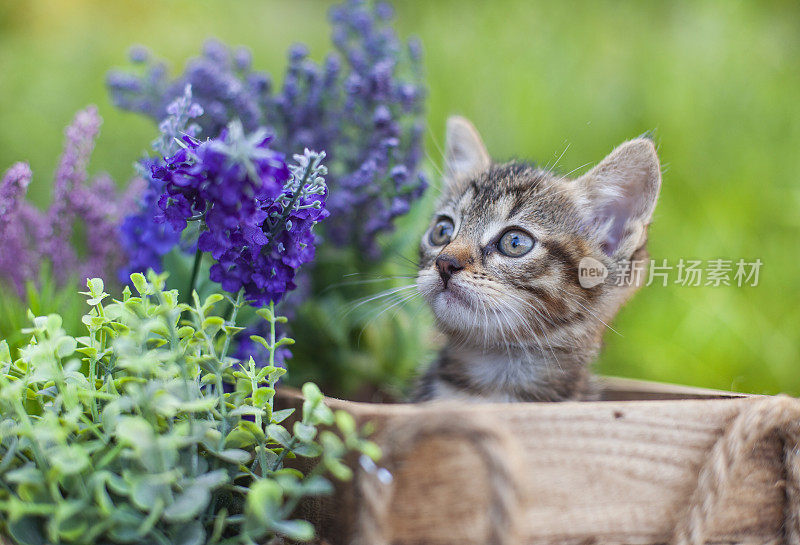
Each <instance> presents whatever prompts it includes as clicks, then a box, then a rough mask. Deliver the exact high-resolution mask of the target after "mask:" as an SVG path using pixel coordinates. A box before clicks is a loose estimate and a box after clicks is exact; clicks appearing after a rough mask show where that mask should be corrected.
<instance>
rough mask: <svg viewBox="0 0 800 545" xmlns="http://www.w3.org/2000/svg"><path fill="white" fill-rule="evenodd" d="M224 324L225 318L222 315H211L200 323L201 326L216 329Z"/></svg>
mask: <svg viewBox="0 0 800 545" xmlns="http://www.w3.org/2000/svg"><path fill="white" fill-rule="evenodd" d="M223 325H225V320H223V319H222V318H221V317H219V316H209V317H208V318H206V319H205V320H203V323H202V324H200V327H202V328H203V329H212V330H214V331H216V330H218V329H219V328H221V327H222V326H223Z"/></svg>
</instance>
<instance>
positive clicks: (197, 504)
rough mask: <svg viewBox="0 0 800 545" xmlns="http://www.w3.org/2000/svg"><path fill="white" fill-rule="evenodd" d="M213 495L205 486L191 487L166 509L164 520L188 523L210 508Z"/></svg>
mask: <svg viewBox="0 0 800 545" xmlns="http://www.w3.org/2000/svg"><path fill="white" fill-rule="evenodd" d="M210 500H211V494H210V493H209V491H208V488H206V487H203V486H194V485H193V486H190V487H188V488H187V489H186V490H184V491H183V492H181V493H180V494H178V496H177V497H176V498H175V500H174V501H173V502H172V503H171V504H170V505H168V506H167V508H166V509H164V520H166V521H169V522H188V521H189V520H191V519H193V518H194V517H195V516H197V514H198V513H200V512H201V511H202V510H204V509H205V508H206V507H207V506H208V502H209V501H210Z"/></svg>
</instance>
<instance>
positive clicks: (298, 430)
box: [294, 422, 317, 443]
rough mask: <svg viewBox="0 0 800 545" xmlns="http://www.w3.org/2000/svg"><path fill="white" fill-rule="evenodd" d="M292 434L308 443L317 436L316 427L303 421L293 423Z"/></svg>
mask: <svg viewBox="0 0 800 545" xmlns="http://www.w3.org/2000/svg"><path fill="white" fill-rule="evenodd" d="M294 434H295V436H296V437H297V438H298V439H300V440H301V441H302V442H304V443H310V442H311V441H313V440H314V437H316V436H317V428H316V427H314V426H311V425H310V424H304V423H303V422H295V423H294Z"/></svg>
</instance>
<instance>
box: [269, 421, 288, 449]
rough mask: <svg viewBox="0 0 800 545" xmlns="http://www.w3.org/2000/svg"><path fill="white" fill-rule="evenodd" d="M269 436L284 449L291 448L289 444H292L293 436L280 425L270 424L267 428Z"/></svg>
mask: <svg viewBox="0 0 800 545" xmlns="http://www.w3.org/2000/svg"><path fill="white" fill-rule="evenodd" d="M267 436H269V438H270V439H272V440H273V441H275V442H276V443H278V444H279V445H281V446H282V447H286V448H289V444H290V443H291V442H292V436H291V435H289V432H288V431H286V428H284V427H283V426H280V425H278V424H270V425H269V426H267Z"/></svg>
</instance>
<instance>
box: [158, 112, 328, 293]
mask: <svg viewBox="0 0 800 545" xmlns="http://www.w3.org/2000/svg"><path fill="white" fill-rule="evenodd" d="M270 140H271V138H270V137H269V136H268V135H267V132H266V130H263V129H261V130H257V131H255V132H253V133H251V134H249V135H248V134H245V132H244V129H243V127H242V125H241V123H239V122H238V121H235V122H232V123H231V124H230V125H229V127H228V128H227V129H225V130H223V131H222V133H221V134H220V135H219V137H217V138H214V139H211V140H206V141H203V142H201V141H199V140H197V139H195V138H192V137H190V136H184V137H183V138H182V139H181V140H180V141H179V142H180V144H181V147H180V149H179V150H178V151H177V153H175V154H173V155H171V156H170V157H167V158H165V159H163V160H162V161H158V162H157V163H155V164H154V165H153V166H152V169H151V177H152V179H153V180H155V181H157V182H160V184H161V185H162V187H163V192H162V193H161V195H160V196H159V198H158V202H157V205H158V208H159V213H158V214H157V215H156V216H155V221H156V222H157V223H165V224H167V225H168V228H169V229H171V230H172V231H173V232H174V233H178V234H180V233H181V232H183V231H184V229H186V227H187V225H188V223H189V222H192V221H199V222H201V227H200V235H199V238H198V240H197V250H198V252H208V253H210V254H211V256H212V257H213V259H214V264H213V265H212V266H211V269H210V278H211V280H212V281H215V282H218V283H219V284H220V285H221V286H222V288H223V289H224V290H226V291H228V292H230V293H238V292H239V291H240V290H242V291H243V293H244V296H245V299H246V300H247V301H248V302H250V303H251V304H252V305H254V306H265V305H268V304H269V303H271V302H272V303H277V302H279V301H280V300H281V299H282V298H283V296H284V294H286V293H287V292H289V291H291V290H292V289H294V288H295V287H296V285H295V283H294V278H295V274H296V271H297V269H298V268H299V267H300V266H301V265H303V264H304V263H308V262H309V261H311V260H313V258H314V244H315V239H314V234H313V233H312V228H313V226H314V225H315V224H316V223H317V222H318V221H320V220H322V219H324V218H325V217H327V215H328V211H327V210H326V209H325V207H324V202H325V197H326V193H327V189H326V186H325V180H324V179H323V178H322V176H323V175H324V174H325V173H326V172H327V171H326V169H325V167H324V166H322V165H321V161H322V159H323V158H324V153H314V152H310V151H308V150H306V152H305V154H304V155H296V156H295V160H296V161H297V162H298V164H297V165H296V166H291V167H290V166H288V165H287V164H286V162H285V161H284V155H283V154H282V153H280V152H277V151H274V150H272V149H271V148H270V147H269V144H270Z"/></svg>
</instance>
